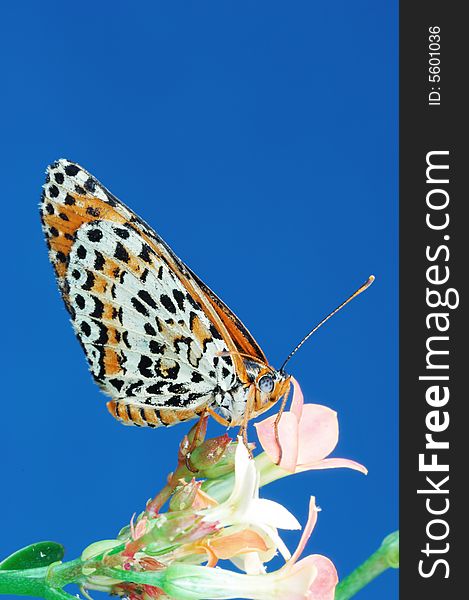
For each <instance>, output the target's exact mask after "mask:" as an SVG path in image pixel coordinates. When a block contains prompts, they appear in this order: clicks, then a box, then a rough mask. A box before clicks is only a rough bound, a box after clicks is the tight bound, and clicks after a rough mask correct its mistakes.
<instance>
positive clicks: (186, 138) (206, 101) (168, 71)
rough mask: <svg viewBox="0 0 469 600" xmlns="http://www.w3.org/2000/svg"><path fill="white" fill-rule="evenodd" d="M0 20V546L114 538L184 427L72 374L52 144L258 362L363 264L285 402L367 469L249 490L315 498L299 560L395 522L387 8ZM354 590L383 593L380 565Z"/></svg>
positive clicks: (208, 5)
mask: <svg viewBox="0 0 469 600" xmlns="http://www.w3.org/2000/svg"><path fill="white" fill-rule="evenodd" d="M2 21H3V31H2V33H1V39H2V45H3V48H2V52H1V54H2V60H3V67H2V83H3V85H2V88H3V90H2V94H1V96H0V110H1V114H2V130H3V131H2V138H3V144H2V149H1V163H0V164H1V165H2V172H3V179H2V192H1V196H2V197H1V202H2V210H3V217H2V235H1V243H2V256H3V265H2V271H3V276H2V279H3V283H4V284H5V285H4V288H3V293H2V296H1V299H2V308H1V311H2V315H3V327H2V330H3V331H2V333H3V343H2V352H3V353H4V357H3V358H2V365H3V369H2V370H3V383H2V387H3V393H2V396H3V397H2V399H1V403H2V417H1V446H2V448H1V451H2V465H3V466H2V476H1V481H2V488H3V491H2V493H1V495H0V504H1V509H0V514H1V519H2V535H1V538H0V554H3V555H5V554H6V553H9V552H10V551H13V550H15V549H17V548H19V547H21V546H23V545H26V544H29V543H31V542H33V541H37V540H41V539H54V540H57V541H60V542H62V543H64V544H65V546H66V548H67V557H68V558H70V559H71V558H74V557H75V556H77V555H78V554H79V553H80V551H81V550H82V549H83V548H84V547H85V546H87V545H88V544H89V543H90V542H92V541H95V540H99V539H103V538H110V537H113V535H115V533H116V532H117V531H118V530H119V528H120V527H121V526H122V525H123V524H125V523H127V522H128V520H129V518H130V516H131V515H132V513H133V512H134V511H138V510H140V509H142V508H143V506H144V503H145V501H146V499H147V498H148V497H150V496H151V495H152V494H153V493H154V492H155V491H156V490H157V489H158V488H159V486H161V485H162V484H163V479H164V475H165V474H166V473H167V472H168V471H170V470H171V468H172V467H173V465H174V457H175V452H176V446H177V442H178V440H179V439H180V437H181V436H182V434H183V433H184V430H185V428H184V426H179V427H176V428H173V429H169V430H157V431H152V430H139V429H137V428H125V427H122V426H120V425H119V424H118V423H117V422H116V421H114V420H113V419H111V418H110V417H109V415H108V413H107V410H106V408H105V397H104V396H103V395H102V394H101V393H100V392H99V391H98V389H97V387H96V386H95V385H94V383H93V382H92V379H91V377H90V376H89V374H88V372H87V367H86V363H85V360H84V358H83V356H82V351H81V349H80V347H79V345H78V343H77V342H76V340H75V339H74V336H73V334H72V331H71V327H70V325H69V323H68V317H67V314H66V312H65V309H64V307H63V305H62V301H61V299H60V297H59V294H58V292H57V289H56V284H55V282H54V278H53V274H52V269H51V267H50V265H49V264H48V259H47V254H46V248H45V245H44V242H43V239H42V233H41V229H40V224H39V217H38V211H37V203H38V201H39V195H40V188H41V185H42V183H43V177H44V169H45V167H46V165H47V164H48V163H49V162H52V161H53V160H55V159H56V158H59V157H61V156H65V157H67V158H70V159H71V160H74V161H77V162H79V163H81V164H82V165H83V166H84V167H85V168H87V169H88V170H90V171H91V172H92V173H93V174H94V175H95V176H96V177H98V179H100V180H101V181H102V182H103V183H104V184H105V185H106V186H107V187H109V188H110V189H111V191H112V192H113V193H114V194H115V195H117V196H118V197H120V198H121V199H122V200H124V202H126V203H127V204H129V205H130V206H131V207H132V208H133V209H134V210H135V211H136V212H137V213H138V214H140V215H141V216H142V217H143V218H144V219H145V220H147V221H148V222H149V223H150V224H152V225H153V226H154V228H155V229H156V231H157V232H158V233H159V234H160V235H161V236H162V237H163V238H164V239H165V240H166V241H167V242H168V243H169V244H170V245H171V246H172V247H173V248H174V250H175V251H176V253H177V254H178V255H179V256H180V257H181V258H182V259H183V260H185V261H186V262H187V263H188V264H189V265H190V266H191V268H192V269H193V270H194V271H195V272H196V273H197V274H199V276H200V277H202V279H203V280H204V281H206V282H207V283H208V284H209V285H210V286H211V287H212V288H213V289H214V290H215V291H216V292H217V293H218V294H219V295H220V296H221V297H222V298H223V299H224V300H225V301H226V302H227V304H228V305H229V306H230V307H231V308H232V309H233V310H234V311H235V312H236V313H237V314H238V315H239V316H240V317H241V319H242V320H243V321H244V322H245V323H246V324H247V326H248V327H249V328H250V330H251V331H252V332H253V334H254V335H255V337H256V339H257V340H258V341H259V343H260V344H261V346H262V347H263V349H264V350H265V352H266V354H267V356H268V357H269V359H270V361H271V362H272V364H273V365H276V366H279V365H280V363H281V362H282V361H283V359H284V358H285V356H286V354H287V353H288V352H289V351H290V349H291V347H292V346H293V345H295V344H296V343H297V341H298V340H299V339H300V338H301V337H302V336H303V334H305V333H306V332H307V331H308V329H309V328H310V327H311V326H312V325H314V323H315V322H317V321H318V320H319V319H320V318H322V317H323V316H324V315H325V314H326V313H327V312H328V311H329V310H330V309H332V308H333V307H335V306H336V305H337V304H338V303H339V302H340V301H342V300H343V299H344V298H345V297H346V295H348V294H349V293H350V292H351V291H353V289H355V287H357V285H359V284H360V283H362V281H364V280H365V279H366V278H367V277H368V275H369V274H370V273H374V274H375V275H376V277H377V280H376V282H375V284H374V286H373V287H372V288H371V289H370V290H369V291H368V292H367V293H366V294H365V295H363V296H361V297H360V298H359V299H358V300H356V301H355V302H354V303H353V304H352V305H350V306H348V307H347V308H346V309H345V310H344V311H343V312H342V313H341V314H339V315H337V316H336V317H335V318H334V320H333V321H332V322H330V324H328V325H327V327H325V328H324V329H322V330H321V331H320V332H318V333H317V334H316V335H315V336H314V338H313V339H312V340H310V342H309V343H308V344H307V345H306V346H305V347H304V348H303V349H302V350H301V352H300V353H298V355H297V356H296V357H295V359H294V360H292V361H291V363H290V372H291V373H293V374H294V375H295V377H296V378H297V379H298V380H299V381H300V382H301V384H302V387H303V390H304V392H305V396H306V399H307V400H308V401H310V402H317V403H323V404H326V405H328V406H331V407H333V408H334V409H336V410H337V411H338V413H339V419H340V425H341V439H340V442H339V445H338V447H337V449H336V451H335V452H334V456H343V457H349V458H354V459H356V460H358V461H360V462H362V463H364V464H365V465H367V467H368V468H369V471H370V473H369V475H368V477H364V476H363V475H360V474H359V473H356V472H352V471H346V470H337V471H321V472H310V473H305V474H302V475H298V476H295V477H294V478H290V479H288V480H283V481H280V482H276V483H275V484H273V485H272V486H270V487H269V488H266V489H265V490H264V494H265V495H266V496H267V497H269V498H272V499H276V500H278V501H280V502H282V503H284V504H285V505H286V506H287V507H288V508H289V509H290V510H292V511H293V512H294V513H295V514H296V515H297V517H298V518H299V519H300V521H301V522H304V521H305V518H306V513H307V504H308V496H309V495H310V494H315V495H316V496H317V500H318V503H319V505H320V506H321V507H322V509H323V511H322V513H321V514H320V517H319V522H318V525H317V528H316V531H315V532H314V534H313V536H312V538H311V540H310V543H309V546H308V551H310V552H315V553H321V554H325V555H327V556H329V557H331V558H332V559H333V560H334V562H335V564H336V565H337V568H338V571H339V574H340V575H341V576H345V575H346V574H347V573H348V572H350V571H351V570H352V569H353V568H354V567H355V566H357V564H358V563H359V562H361V561H362V560H363V559H365V558H366V557H367V556H368V555H369V554H370V553H371V552H372V551H373V550H374V549H375V548H376V547H377V546H378V545H379V543H380V541H381V539H382V538H383V537H384V536H385V535H387V534H388V533H389V532H391V531H392V530H394V529H396V528H397V437H398V432H397V376H398V373H397V257H398V255H397V252H398V250H397V241H398V237H397V235H398V234H397V216H398V205H397V116H398V115H397V91H398V88H397V57H398V54H397V2H375V1H374V0H366V1H365V0H357V1H356V2H353V3H352V2H348V1H346V0H344V1H336V2H329V1H326V0H321V1H316V2H306V1H304V2H275V1H269V2H260V1H259V2H255V3H252V2H239V1H237V2H227V1H223V2H214V1H211V2H183V3H163V2H149V1H147V2H135V3H132V5H131V3H129V2H117V1H114V2H89V1H83V2H80V3H72V2H69V3H64V2H54V1H49V2H47V3H36V2H32V1H31V2H18V3H16V4H15V7H14V8H12V7H11V6H9V7H3V16H2ZM221 431H222V429H221V427H219V426H218V425H217V424H215V423H212V424H211V429H210V434H213V435H216V434H219V433H220V432H221ZM285 539H286V540H287V543H288V544H289V545H290V547H292V548H293V547H294V545H295V542H296V540H297V539H298V534H297V533H295V534H286V535H285ZM359 597H360V598H362V599H363V600H365V599H367V598H369V599H372V598H373V599H374V598H380V599H382V600H386V599H390V598H393V599H394V598H396V597H397V576H396V573H395V572H388V573H386V574H385V575H384V576H382V577H381V578H379V579H378V580H377V581H376V582H374V583H373V584H372V585H370V586H369V587H368V588H367V589H365V590H364V591H363V592H362V593H361V595H359Z"/></svg>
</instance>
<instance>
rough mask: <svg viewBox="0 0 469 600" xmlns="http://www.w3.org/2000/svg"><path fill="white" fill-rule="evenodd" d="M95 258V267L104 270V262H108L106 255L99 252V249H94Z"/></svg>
mask: <svg viewBox="0 0 469 600" xmlns="http://www.w3.org/2000/svg"><path fill="white" fill-rule="evenodd" d="M94 255H95V259H94V268H95V269H96V270H97V271H102V270H103V267H104V264H105V262H106V260H105V258H104V256H103V255H102V254H101V252H99V250H95V251H94Z"/></svg>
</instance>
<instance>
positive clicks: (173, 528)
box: [82, 381, 366, 600]
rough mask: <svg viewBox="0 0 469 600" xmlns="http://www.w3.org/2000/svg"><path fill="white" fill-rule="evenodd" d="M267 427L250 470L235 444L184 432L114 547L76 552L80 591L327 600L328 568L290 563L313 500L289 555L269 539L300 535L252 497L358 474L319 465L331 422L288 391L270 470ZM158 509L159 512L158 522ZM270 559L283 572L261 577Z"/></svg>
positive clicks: (327, 413) (312, 562)
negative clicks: (308, 479)
mask: <svg viewBox="0 0 469 600" xmlns="http://www.w3.org/2000/svg"><path fill="white" fill-rule="evenodd" d="M274 419H275V416H274V417H270V418H268V419H266V420H264V421H263V422H261V423H259V424H257V426H256V427H257V433H258V437H259V441H260V443H261V445H262V447H263V449H264V452H262V453H260V454H258V455H257V456H256V457H255V459H254V460H252V458H251V457H250V450H248V448H246V446H245V445H244V443H243V441H242V439H241V438H238V440H236V441H233V440H230V439H229V438H228V436H227V435H224V436H221V437H219V438H215V439H209V440H205V439H204V438H205V428H206V423H204V422H203V421H202V422H201V423H199V424H198V425H197V426H196V427H194V428H193V429H192V431H191V433H190V435H189V436H188V437H186V438H185V439H184V440H183V442H182V443H181V446H180V450H179V464H178V468H177V469H176V470H175V472H174V473H173V474H172V475H171V476H170V477H169V479H168V484H167V485H166V486H165V488H163V490H162V491H161V492H160V493H159V494H158V495H157V496H156V497H155V499H153V500H152V501H151V502H149V503H148V505H147V507H146V510H145V511H144V512H143V513H142V514H141V515H139V516H138V518H137V519H134V518H132V520H131V523H130V525H129V526H127V527H125V528H124V529H123V530H122V531H121V533H120V534H119V536H118V538H117V539H115V540H106V541H103V542H97V543H95V544H92V545H91V546H89V547H88V548H87V549H86V550H85V551H84V553H83V555H82V560H83V576H84V580H83V582H82V586H83V589H84V590H85V591H86V590H89V589H98V590H105V591H108V592H110V593H113V594H117V595H120V596H126V597H128V598H130V600H150V599H156V598H158V599H159V598H161V599H163V598H173V599H179V600H185V599H187V600H189V599H204V598H205V599H210V598H239V597H242V598H247V599H249V598H252V599H258V600H264V599H265V600H267V599H268V600H270V599H276V598H278V599H280V598H281V599H284V600H302V599H309V600H333V598H334V592H335V587H336V585H337V573H336V570H335V567H334V565H333V563H332V562H331V561H330V560H329V559H328V558H326V557H324V556H321V555H319V554H312V555H309V556H306V557H303V558H300V557H301V554H302V552H303V550H304V548H305V545H306V543H307V541H308V539H309V537H310V535H311V533H312V531H313V529H314V526H315V523H316V520H317V516H318V510H319V509H318V508H317V506H316V503H315V499H314V497H311V498H310V504H309V516H308V520H307V523H306V524H305V527H304V529H303V533H302V535H301V539H300V541H299V543H298V546H297V548H296V550H295V551H294V552H293V553H291V552H290V550H289V549H288V548H287V546H286V544H285V543H284V541H283V540H282V537H281V535H280V534H279V530H295V529H301V525H300V523H299V522H298V521H297V519H296V518H295V517H294V516H293V515H292V514H291V513H290V512H289V511H288V510H287V509H286V508H285V507H284V506H282V505H281V504H279V503H277V502H274V501H273V500H268V499H266V498H261V497H260V496H259V489H260V487H261V486H263V485H265V484H267V483H269V482H270V481H274V480H275V479H278V478H280V477H285V476H287V475H291V474H293V473H297V472H300V471H305V470H309V469H323V468H333V467H349V468H353V469H356V470H359V471H362V472H365V473H366V470H365V468H364V467H362V466H361V465H359V464H358V463H355V462H353V461H349V460H346V459H338V458H328V455H329V453H330V452H331V451H332V450H333V449H334V447H335V445H336V444H337V440H338V425H337V417H336V414H335V413H334V412H333V411H331V410H330V409H328V408H326V407H324V406H319V405H314V404H306V405H304V404H303V395H302V393H301V389H300V387H299V385H298V383H297V382H296V381H294V395H293V401H292V406H291V410H290V411H288V412H285V413H284V414H283V415H282V418H281V420H280V428H279V439H280V443H281V447H282V458H281V461H280V464H276V463H277V462H278V460H279V451H278V444H277V442H276V439H275V435H274V431H273V420H274ZM189 450H190V452H189ZM195 476H197V479H196V478H195ZM167 500H169V507H168V510H167V511H166V512H161V508H162V506H163V504H164V503H165V502H166V501H167ZM277 554H280V555H281V556H282V558H283V560H284V564H283V565H282V567H281V568H280V569H278V570H276V571H272V572H267V566H266V565H267V564H268V563H269V562H270V561H271V560H272V558H273V557H274V556H276V555H277ZM219 561H230V562H231V564H232V565H234V566H235V567H236V568H237V571H234V570H231V569H228V568H226V565H223V567H220V565H219ZM226 564H229V563H226Z"/></svg>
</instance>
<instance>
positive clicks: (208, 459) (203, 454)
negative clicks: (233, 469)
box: [190, 433, 234, 475]
mask: <svg viewBox="0 0 469 600" xmlns="http://www.w3.org/2000/svg"><path fill="white" fill-rule="evenodd" d="M230 442H231V438H230V437H228V435H227V434H226V433H225V434H224V435H221V436H219V437H216V438H212V439H210V440H205V442H203V443H202V444H201V445H200V446H199V447H198V448H196V449H195V450H194V451H193V452H192V453H191V456H190V461H191V465H192V466H193V467H194V468H196V469H198V471H199V473H198V475H200V472H205V470H206V469H210V468H211V467H213V466H214V465H216V464H217V463H218V462H219V461H220V459H221V458H222V457H223V456H224V454H225V452H226V450H227V447H229V444H230ZM233 456H234V455H233ZM233 464H234V463H233Z"/></svg>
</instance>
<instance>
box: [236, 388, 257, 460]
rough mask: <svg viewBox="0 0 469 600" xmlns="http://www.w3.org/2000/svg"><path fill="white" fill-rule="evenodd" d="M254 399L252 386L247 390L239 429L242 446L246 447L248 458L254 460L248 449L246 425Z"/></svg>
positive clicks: (254, 393) (254, 391) (254, 389)
mask: <svg viewBox="0 0 469 600" xmlns="http://www.w3.org/2000/svg"><path fill="white" fill-rule="evenodd" d="M255 399H256V388H255V386H253V385H252V386H250V388H249V392H248V396H247V399H246V408H245V411H244V416H243V422H242V424H241V427H240V428H239V435H240V436H242V438H243V442H244V445H245V446H246V448H247V451H248V452H249V456H250V458H254V456H253V454H252V450H251V449H250V448H249V442H248V424H249V420H250V419H251V415H252V413H253V410H254V402H255Z"/></svg>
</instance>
